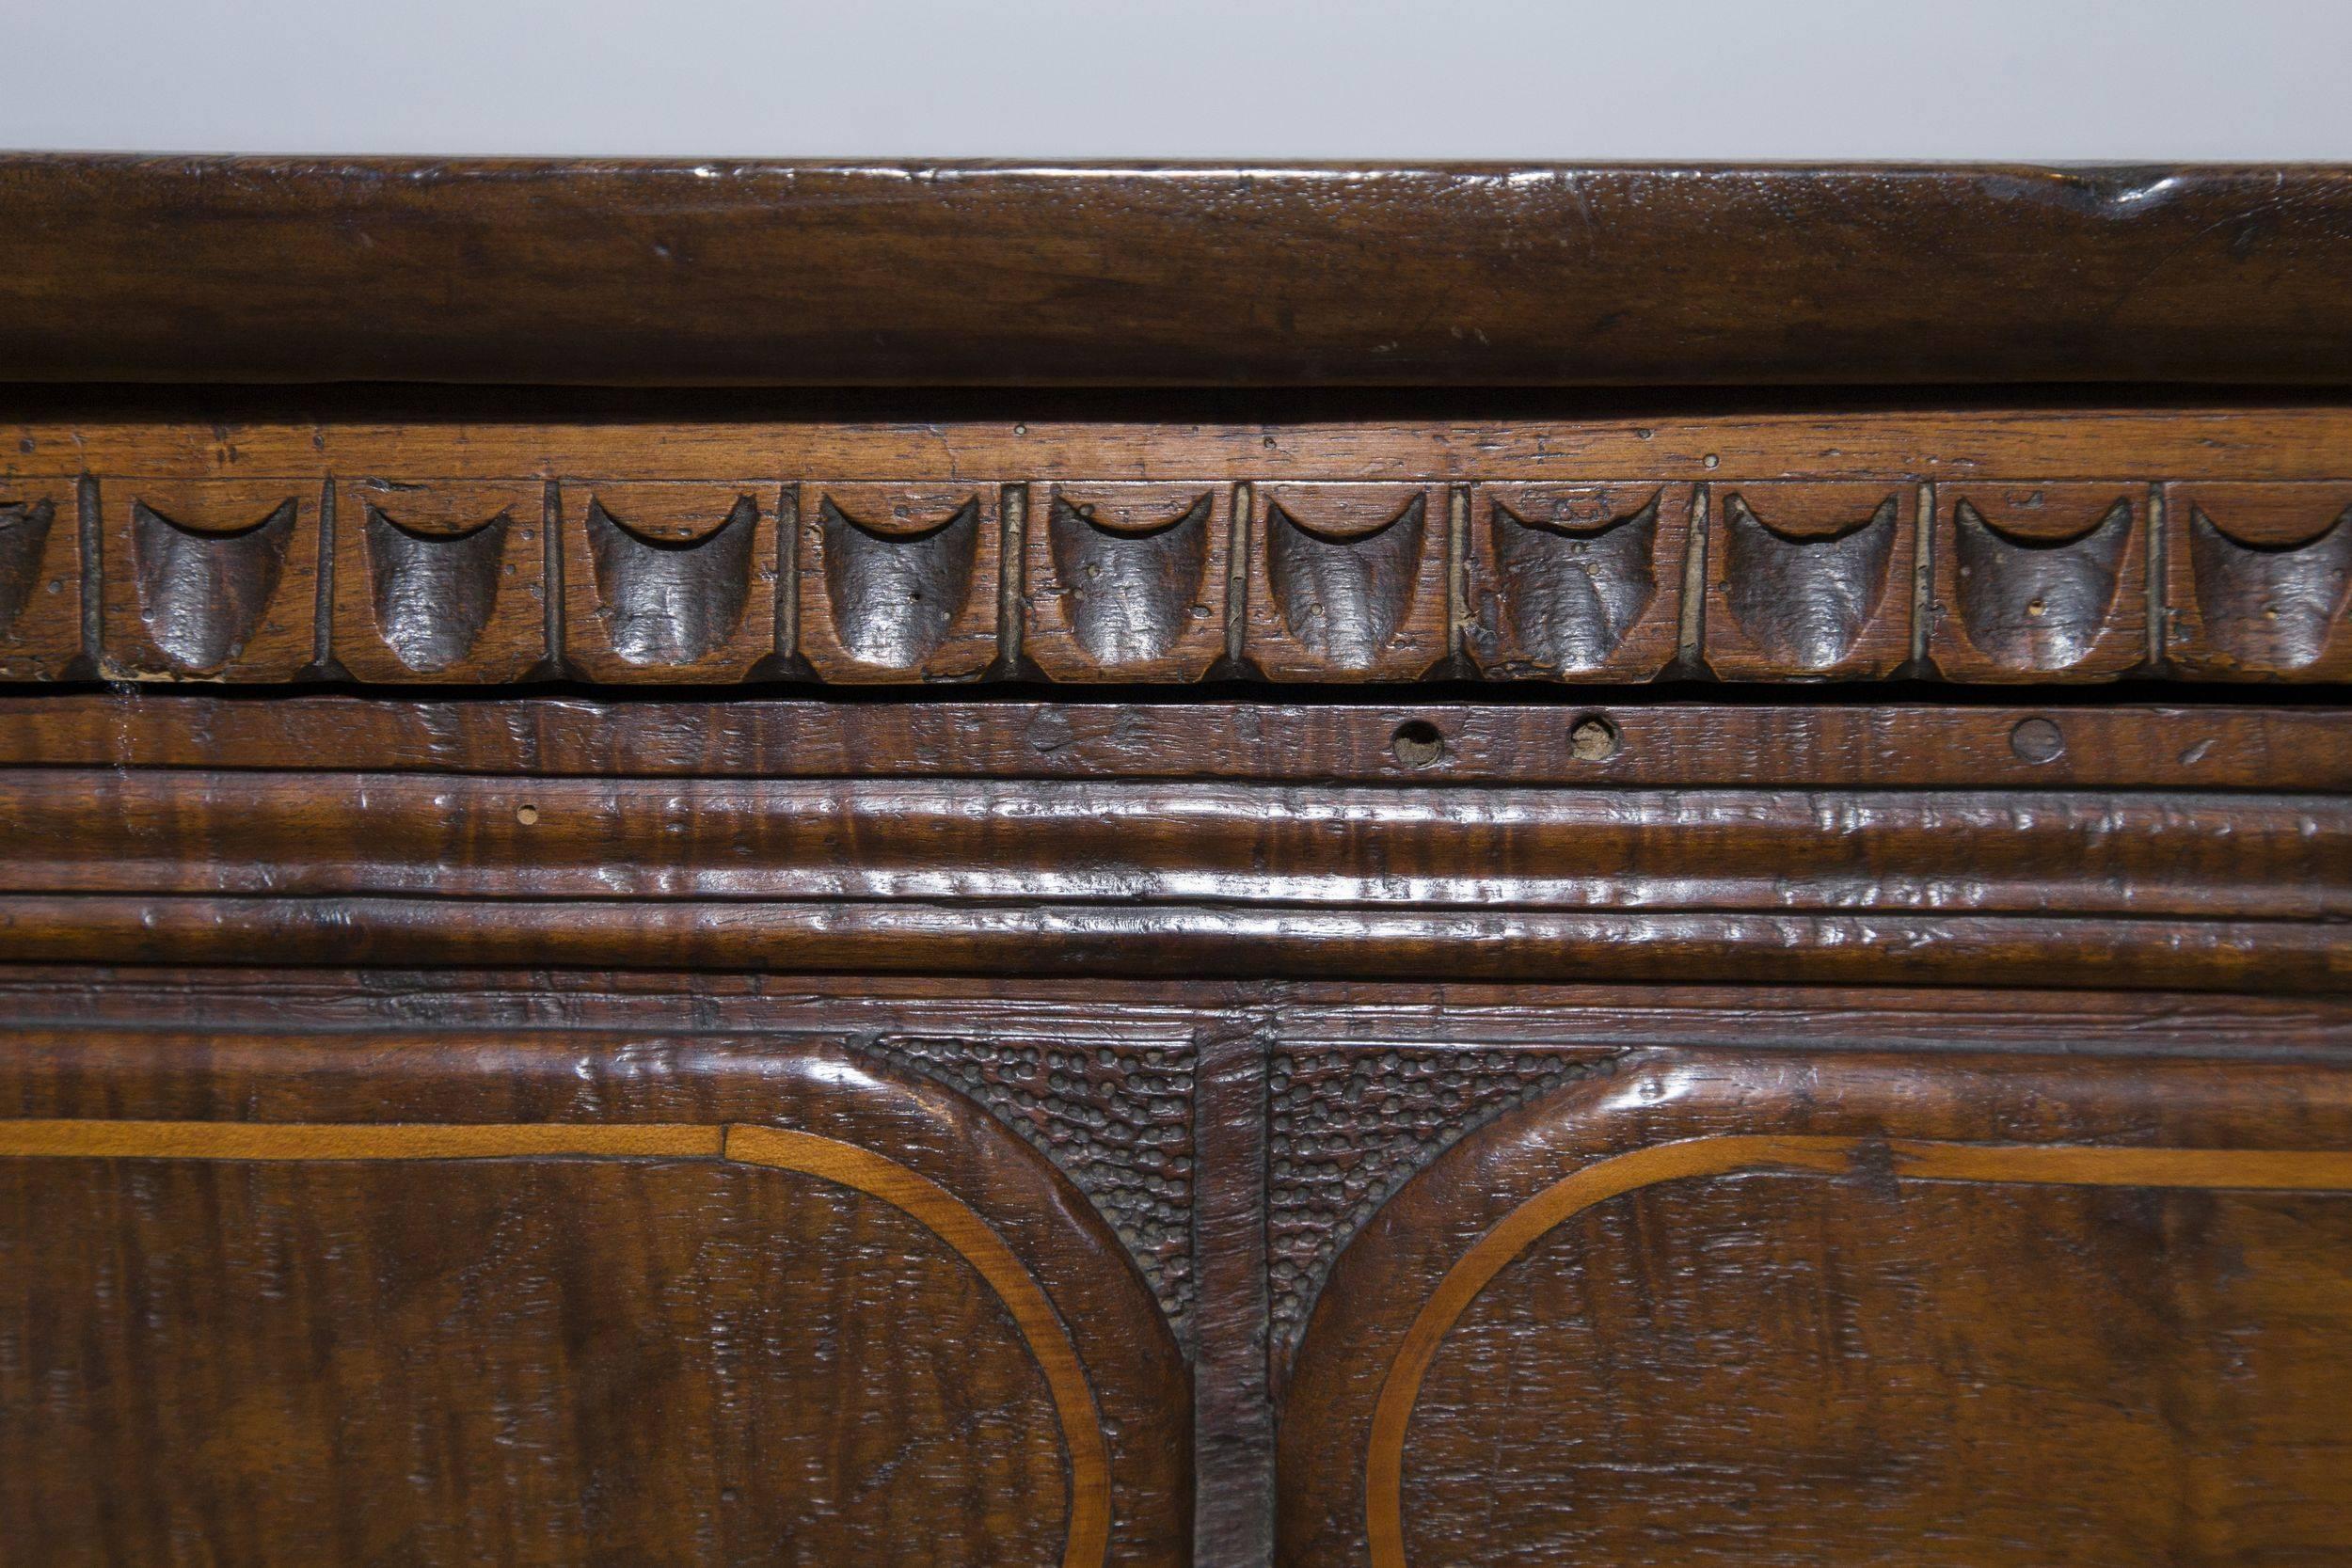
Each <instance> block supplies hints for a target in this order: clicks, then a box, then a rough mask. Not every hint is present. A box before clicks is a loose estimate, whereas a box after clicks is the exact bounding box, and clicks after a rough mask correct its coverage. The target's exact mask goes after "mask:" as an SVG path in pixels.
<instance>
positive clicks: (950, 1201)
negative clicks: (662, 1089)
mask: <svg viewBox="0 0 2352 1568" xmlns="http://www.w3.org/2000/svg"><path fill="white" fill-rule="evenodd" d="M566 1155H570V1156H583V1155H584V1156H595V1157H603V1158H608V1159H641V1160H642V1159H688V1160H724V1161H728V1162H730V1163H732V1164H744V1165H755V1166H758V1167H760V1168H763V1169H769V1170H784V1171H791V1172H794V1173H797V1174H799V1175H803V1176H812V1177H815V1178H817V1179H818V1180H820V1181H830V1182H832V1183H834V1185H836V1186H843V1187H849V1188H852V1189H854V1190H855V1191H858V1192H862V1193H865V1194H867V1195H868V1196H873V1197H878V1198H880V1199H882V1201H883V1202H884V1203H887V1204H889V1205H891V1206H892V1207H893V1208H895V1209H898V1210H899V1211H901V1212H904V1213H905V1214H907V1215H908V1216H909V1217H910V1218H912V1219H914V1221H915V1222H916V1223H917V1224H919V1225H921V1226H923V1227H925V1228H927V1229H929V1230H930V1232H931V1233H932V1234H933V1235H935V1236H937V1237H938V1238H939V1239H940V1240H941V1241H943V1242H945V1243H946V1244H947V1245H948V1246H949V1247H951V1248H953V1249H954V1251H955V1253H956V1255H957V1256H958V1257H960V1258H961V1259H963V1260H964V1261H965V1262H967V1263H969V1264H970V1265H971V1266H972V1267H973V1268H974V1269H975V1270H977V1272H978V1274H979V1275H980V1277H981V1278H982V1279H983V1280H985V1281H986V1282H987V1284H988V1287H989V1289H990V1290H991V1291H994V1292H995V1294H996V1297H997V1299H998V1300H999V1301H1001V1302H1002V1303H1003V1304H1004V1306H1005V1309H1006V1311H1008V1312H1009V1313H1010V1314H1011V1315H1012V1320H1013V1323H1014V1326H1015V1327H1017V1328H1018V1329H1019V1330H1020V1331H1021V1337H1022V1338H1023V1340H1024V1341H1025V1343H1026V1344H1027V1345H1028V1348H1029V1353H1030V1354H1031V1356H1032V1357H1034V1358H1035V1360H1036V1361H1037V1364H1038V1367H1039V1370H1041V1371H1042V1372H1043V1374H1044V1377H1045V1383H1046V1387H1047V1389H1048V1391H1049V1392H1050V1393H1051V1394H1052V1396H1053V1400H1054V1408H1055V1412H1056V1414H1057V1417H1058V1418H1059V1420H1060V1424H1061V1431H1062V1443H1063V1447H1064V1449H1065V1451H1066V1452H1067V1453H1068V1455H1069V1460H1070V1515H1069V1524H1068V1527H1067V1531H1066V1535H1065V1540H1064V1545H1063V1549H1062V1568H1099V1565H1100V1564H1101V1563H1102V1562H1103V1560H1104V1557H1105V1556H1106V1555H1107V1553H1108V1551H1109V1549H1110V1452H1109V1445H1108V1443H1107V1442H1106V1441H1105V1439H1104V1435H1103V1424H1102V1419H1101V1415H1100V1412H1099V1411H1098V1410H1097V1409H1096V1407H1095V1403H1094V1394H1093V1390H1092V1389H1091V1387H1090V1386H1089V1385H1088V1382H1087V1377H1086V1369H1085V1366H1084V1364H1083V1363H1082V1362H1081V1361H1080V1360H1079V1359H1078V1352H1077V1347H1076V1346H1075V1345H1074V1344H1073V1343H1072V1341H1071V1338H1070V1333H1069V1330H1068V1329H1067V1328H1066V1327H1065V1326H1064V1325H1063V1323H1062V1321H1061V1319H1060V1317H1059V1316H1058V1315H1057V1313H1056V1312H1055V1310H1054V1307H1053V1304H1052V1302H1051V1301H1049V1300H1048V1299H1047V1297H1046V1294H1045V1291H1043V1289H1042V1288H1041V1287H1040V1286H1039V1284H1038V1282H1037V1280H1036V1279H1035V1278H1034V1277H1033V1276H1032V1275H1030V1273H1029V1271H1028V1270H1027V1268H1026V1267H1025V1266H1024V1265H1023V1263H1022V1262H1021V1260H1020V1259H1019V1258H1018V1257H1016V1256H1015V1255H1014V1253H1013V1251H1012V1249H1011V1248H1010V1247H1009V1246H1007V1245H1006V1244H1005V1243H1004V1241H1003V1239H1002V1238H1000V1237H999V1236H998V1235H997V1234H996V1232H995V1231H994V1230H993V1229H992V1228H990V1227H989V1225H988V1222H987V1221H985V1220H983V1219H982V1218H981V1217H980V1216H979V1215H978V1214H977V1212H974V1211H973V1210H972V1208H971V1207H970V1206H969V1205H967V1204H965V1203H964V1202H963V1201H962V1200H961V1199H960V1198H958V1197H957V1196H955V1195H954V1194H952V1193H950V1192H948V1191H947V1189H946V1188H945V1187H943V1186H941V1185H939V1183H937V1182H935V1181H933V1180H930V1178H929V1177H926V1176H923V1175H922V1174H920V1173H919V1172H916V1171H914V1170H911V1169H909V1168H908V1167H907V1166H905V1165H902V1164H899V1163H898V1161H896V1160H893V1159H890V1158H888V1157H887V1156H885V1155H882V1154H877V1153H875V1152H874V1151H873V1150H871V1149H867V1148H859V1147H858V1146H857V1145H855V1144H849V1143H843V1142H841V1141H840V1140H838V1139H835V1138H827V1137H820V1136H818V1135H817V1134H815V1133H812V1132H793V1131H790V1130H788V1129H786V1128H779V1127H757V1126H744V1125H724V1126H699V1125H692V1124H680V1123H647V1124H642V1125H634V1126H631V1125H616V1124H610V1123H608V1124H600V1125H581V1124H571V1125H566V1124H557V1123H488V1124H467V1125H454V1124H434V1123H424V1122H407V1123H338V1122H278V1123H263V1122H225V1121H224V1122H215V1121H102V1120H82V1119H75V1120H66V1119H58V1120H24V1121H0V1158H6V1159H25V1158H34V1159H41V1158H56V1159H96V1160H105V1159H120V1160H219V1161H255V1160H263V1161H312V1162H326V1161H384V1160H403V1161H406V1160H514V1159H548V1158H555V1157H560V1156H566Z"/></svg>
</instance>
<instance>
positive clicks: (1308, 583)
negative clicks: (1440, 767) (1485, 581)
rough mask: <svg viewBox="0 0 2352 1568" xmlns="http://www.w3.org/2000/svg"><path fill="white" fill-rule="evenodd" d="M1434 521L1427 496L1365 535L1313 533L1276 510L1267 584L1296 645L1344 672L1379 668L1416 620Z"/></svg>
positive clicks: (1271, 511)
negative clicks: (1426, 537)
mask: <svg viewBox="0 0 2352 1568" xmlns="http://www.w3.org/2000/svg"><path fill="white" fill-rule="evenodd" d="M1428 518H1429V498H1428V497H1427V496H1426V495H1417V496H1415V497H1413V499H1411V500H1409V501H1407V502H1406V503H1405V506H1404V509H1403V510H1402V511H1400V512H1398V513H1397V514H1396V515H1394V516H1392V517H1391V518H1389V519H1388V520H1387V521H1386V522H1383V523H1380V524H1378V525H1377V526H1375V527H1374V528H1372V529H1371V530H1369V531H1361V532H1342V531H1338V530H1336V529H1329V528H1322V527H1316V526H1311V525H1310V524H1308V523H1305V522H1302V521H1300V520H1299V519H1298V517H1297V516H1296V515H1294V514H1293V513H1292V512H1291V511H1290V510H1288V508H1287V507H1285V505H1284V504H1283V503H1282V502H1280V501H1275V502H1272V503H1270V504H1269V505H1268V506H1267V508H1266V520H1267V530H1266V577H1267V580H1268V583H1269V585H1270V586H1271V587H1272V589H1273V592H1274V597H1275V602H1276V604H1277V606H1278V607H1279V609H1280V610H1281V612H1282V624H1283V626H1286V627H1287V628H1289V631H1290V634H1291V636H1292V638H1293V639H1295V641H1297V643H1298V645H1299V646H1300V647H1302V648H1304V649H1306V650H1307V651H1308V652H1309V653H1311V654H1312V655H1314V656H1315V657H1318V658H1321V659H1324V660H1326V661H1327V662H1328V663H1330V664H1331V665H1333V666H1335V667H1336V668H1339V669H1342V670H1365V669H1370V668H1371V667H1372V666H1373V665H1375V664H1376V663H1377V662H1378V661H1379V658H1380V654H1381V651H1382V650H1383V649H1385V648H1387V647H1388V645H1389V643H1390V642H1391V641H1392V640H1393V639H1394V638H1395V636H1396V632H1397V628H1398V627H1399V626H1403V625H1404V624H1405V620H1406V616H1408V615H1409V614H1411V612H1412V608H1413V595H1414V594H1415V592H1416V591H1417V589H1418V586H1419V582H1420V576H1421V559H1422V534H1423V533H1424V532H1425V531H1426V530H1427V528H1428Z"/></svg>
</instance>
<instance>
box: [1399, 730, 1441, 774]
mask: <svg viewBox="0 0 2352 1568" xmlns="http://www.w3.org/2000/svg"><path fill="white" fill-rule="evenodd" d="M1389 750H1391V752H1395V753H1396V760H1397V761H1399V762H1401V763H1403V764H1404V765H1405V766H1406V767H1407V768H1426V767H1428V766H1429V765H1430V764H1431V763H1433V762H1435V761H1437V760H1438V758H1439V757H1441V756H1443V755H1445V736H1442V735H1440V734H1439V733H1438V726H1437V725H1435V724H1433V723H1431V722H1430V721H1428V720H1426V719H1407V720H1406V721H1405V722H1404V723H1402V724H1399V725H1398V726H1397V727H1396V734H1394V735H1392V736H1390V737H1389Z"/></svg>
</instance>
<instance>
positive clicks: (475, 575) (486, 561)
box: [367, 505, 514, 671]
mask: <svg viewBox="0 0 2352 1568" xmlns="http://www.w3.org/2000/svg"><path fill="white" fill-rule="evenodd" d="M367 515H368V517H367V540H368V564H369V570H370V574H371V576H372V578H373V584H372V586H373V602H374V608H375V625H376V629H377V630H378V632H379V633H380V634H381V635H382V637H383V639H384V641H385V643H386V645H387V646H389V648H390V649H391V650H392V652H393V653H394V654H395V655H397V656H398V657H399V658H400V661H401V662H402V663H403V664H405V665H406V666H407V667H408V668H409V669H411V670H418V671H435V670H445V669H447V668H449V666H451V665H453V664H454V663H456V662H457V661H458V660H459V659H462V658H464V657H466V656H467V654H469V653H470V652H471V651H472V650H473V645H474V641H475V640H476V639H477V638H479V637H480V636H481V635H482V629H483V627H484V626H487V625H488V624H489V620H490V611H491V610H492V608H493V607H494V606H495V605H496V604H497V602H498V592H499V567H500V565H501V562H503V561H504V559H505V556H506V535H507V531H508V530H509V528H510V527H511V526H512V523H513V520H514V519H513V518H512V516H511V515H509V514H507V513H504V512H501V513H500V514H499V515H497V516H495V517H492V518H490V519H489V520H488V521H486V522H481V523H477V524H475V525H474V526H473V527H471V528H469V529H468V530H467V531H464V532H462V533H455V534H433V533H427V532H424V531H421V530H419V529H416V528H413V527H411V526H409V525H407V524H405V523H403V522H401V521H399V520H398V519H397V518H395V517H394V516H393V515H391V514H390V513H389V512H387V511H386V510H384V509H383V508H382V507H380V506H375V505H370V506H369V507H368V508H367Z"/></svg>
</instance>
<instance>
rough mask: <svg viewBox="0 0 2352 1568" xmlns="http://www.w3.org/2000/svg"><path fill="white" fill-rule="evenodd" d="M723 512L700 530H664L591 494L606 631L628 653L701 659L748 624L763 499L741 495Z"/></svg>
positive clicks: (633, 657) (651, 659)
mask: <svg viewBox="0 0 2352 1568" xmlns="http://www.w3.org/2000/svg"><path fill="white" fill-rule="evenodd" d="M723 517H724V519H725V520H724V521H723V522H722V523H720V524H719V525H718V526H717V527H716V528H714V529H712V530H711V531H709V532H708V533H707V534H704V535H702V536H700V537H688V538H677V537H664V536H662V535H660V534H656V533H652V532H649V531H643V530H641V529H640V528H639V527H634V526H632V525H631V524H629V523H628V522H625V521H623V520H622V519H620V518H618V517H615V516H614V515H612V513H611V512H608V511H607V510H606V509H605V505H604V502H603V500H602V499H600V498H598V497H595V496H591V497H590V498H589V500H588V512H587V529H588V545H589V552H590V554H589V560H590V562H591V563H592V564H593V565H594V567H595V569H596V594H597V597H598V598H599V599H600V600H601V602H602V604H603V607H604V609H603V614H604V621H605V637H606V640H607V641H609V642H610V643H611V645H612V651H613V652H614V653H615V654H617V655H618V656H619V657H621V658H622V659H624V660H625V661H627V662H628V663H630V664H637V665H663V664H667V665H682V664H693V663H696V662H698V661H700V660H701V659H703V658H704V657H707V656H708V655H709V653H710V652H711V651H712V650H713V649H714V648H716V647H718V646H719V645H720V644H721V643H723V642H724V641H726V640H727V639H728V638H729V637H731V636H732V635H734V632H735V629H736V627H737V626H740V625H741V624H742V620H743V610H744V606H745V604H746V603H747V602H748V600H749V597H750V594H749V590H750V586H751V581H750V579H751V562H752V545H753V543H754V538H755V534H756V532H757V530H758V518H759V503H758V502H757V501H755V500H754V499H752V498H751V497H749V496H739V497H737V498H736V499H735V501H734V504H733V505H732V506H730V507H728V508H727V509H726V511H725V512H724V513H723Z"/></svg>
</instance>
